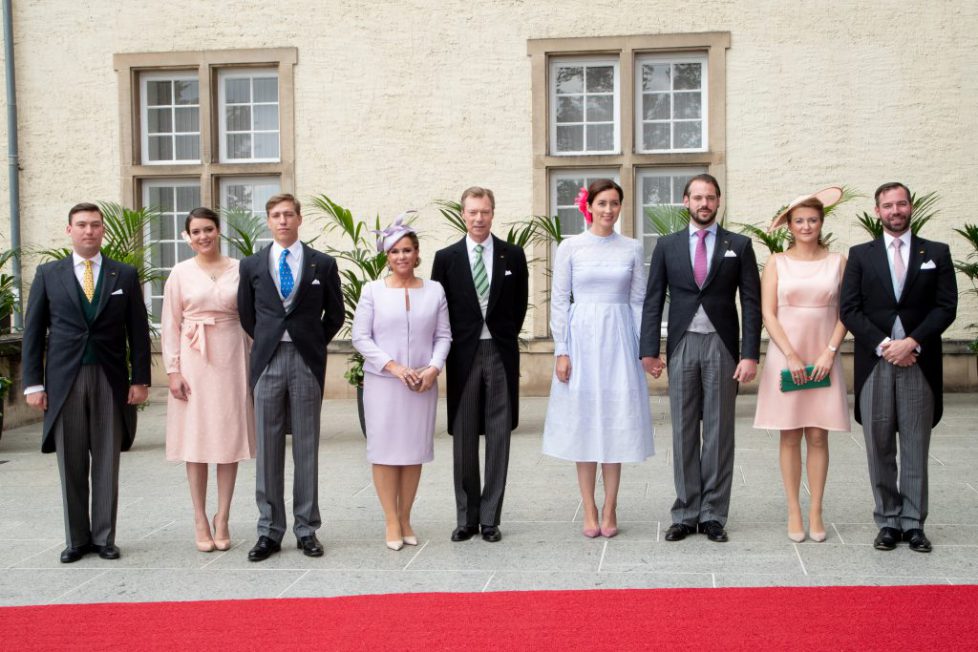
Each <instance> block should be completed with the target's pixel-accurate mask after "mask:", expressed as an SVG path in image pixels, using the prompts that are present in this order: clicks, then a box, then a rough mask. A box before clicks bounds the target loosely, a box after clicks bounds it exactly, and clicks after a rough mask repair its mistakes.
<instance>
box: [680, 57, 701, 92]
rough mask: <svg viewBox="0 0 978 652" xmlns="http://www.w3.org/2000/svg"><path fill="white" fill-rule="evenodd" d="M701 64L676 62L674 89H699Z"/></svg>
mask: <svg viewBox="0 0 978 652" xmlns="http://www.w3.org/2000/svg"><path fill="white" fill-rule="evenodd" d="M701 68H702V64H699V63H677V64H676V68H675V73H676V79H675V84H676V85H675V89H676V90H684V89H685V90H688V89H697V90H698V89H699V88H700V86H701V83H700V78H701V76H702V70H701Z"/></svg>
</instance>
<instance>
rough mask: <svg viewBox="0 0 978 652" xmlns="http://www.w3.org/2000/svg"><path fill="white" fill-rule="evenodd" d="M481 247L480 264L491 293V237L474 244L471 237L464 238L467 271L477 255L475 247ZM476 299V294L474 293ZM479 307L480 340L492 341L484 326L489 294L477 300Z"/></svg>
mask: <svg viewBox="0 0 978 652" xmlns="http://www.w3.org/2000/svg"><path fill="white" fill-rule="evenodd" d="M480 244H481V245H482V264H483V265H485V267H486V277H487V278H488V279H489V289H490V291H492V235H490V236H489V237H487V238H486V239H485V240H484V241H482V242H476V241H475V240H473V239H472V236H470V235H466V236H465V246H466V248H467V249H468V251H469V269H470V270H471V269H473V268H474V267H475V261H476V256H478V255H479V254H477V253H476V252H475V246H476V245H480ZM476 296H477V297H478V292H476ZM479 307H480V308H481V309H482V334H481V335H479V339H480V340H490V339H492V334H491V333H490V332H489V327H488V326H486V311H487V310H488V309H489V292H487V293H486V296H485V298H480V299H479Z"/></svg>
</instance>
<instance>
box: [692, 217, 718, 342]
mask: <svg viewBox="0 0 978 652" xmlns="http://www.w3.org/2000/svg"><path fill="white" fill-rule="evenodd" d="M705 230H706V233H707V235H706V236H704V238H705V240H706V275H707V276H709V275H710V266H711V265H712V264H713V251H714V249H716V244H717V223H716V222H714V223H713V224H711V225H710V226H708V227H706V229H705ZM699 232H700V229H698V228H696V226H694V225H693V224H692V223H690V225H689V263H690V265H692V266H693V269H694V270H695V268H696V245H697V244H698V243H699V236H697V235H696V234H697V233H699ZM716 330H717V329H716V328H715V327H714V326H713V322H711V321H710V318H709V317H707V316H706V310H704V309H703V304H700V306H699V308H697V309H696V314H695V315H693V319H692V321H690V322H689V328H687V329H686V332H687V333H715V332H716Z"/></svg>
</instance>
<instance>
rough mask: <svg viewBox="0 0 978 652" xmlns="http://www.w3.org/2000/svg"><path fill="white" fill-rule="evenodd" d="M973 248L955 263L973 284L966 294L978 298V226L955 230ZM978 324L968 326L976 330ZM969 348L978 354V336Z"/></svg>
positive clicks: (967, 225)
mask: <svg viewBox="0 0 978 652" xmlns="http://www.w3.org/2000/svg"><path fill="white" fill-rule="evenodd" d="M954 230H955V231H956V232H957V233H958V234H959V235H960V236H961V237H962V238H964V239H965V240H966V241H967V242H968V244H969V245H970V246H971V251H969V252H968V255H967V256H965V259H964V260H958V261H955V263H954V267H955V269H957V270H958V271H959V272H961V273H962V274H964V276H965V278H967V279H968V282H969V283H970V284H971V288H970V289H967V290H965V291H964V292H965V293H966V294H973V295H974V296H976V297H978V224H965V225H964V227H963V228H960V229H954ZM976 326H978V324H968V328H975V327H976ZM968 348H969V349H971V351H972V353H978V336H976V337H975V338H974V339H973V340H972V341H971V342H970V343H969V344H968Z"/></svg>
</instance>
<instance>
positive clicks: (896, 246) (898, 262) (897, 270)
mask: <svg viewBox="0 0 978 652" xmlns="http://www.w3.org/2000/svg"><path fill="white" fill-rule="evenodd" d="M892 246H893V273H894V274H896V280H897V285H899V286H900V287H901V288H903V281H904V279H905V278H907V266H906V265H905V264H904V263H903V256H902V255H900V247H902V246H903V240H900V239H899V238H895V239H894V240H893V245H892Z"/></svg>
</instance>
